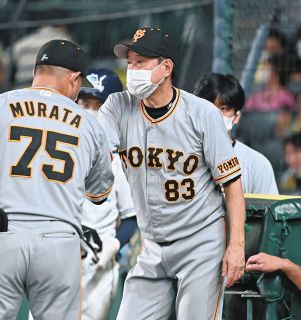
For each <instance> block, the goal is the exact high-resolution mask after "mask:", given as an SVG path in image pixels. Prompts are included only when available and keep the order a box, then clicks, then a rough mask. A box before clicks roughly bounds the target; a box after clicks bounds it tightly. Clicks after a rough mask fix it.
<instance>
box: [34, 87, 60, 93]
mask: <svg viewBox="0 0 301 320" xmlns="http://www.w3.org/2000/svg"><path fill="white" fill-rule="evenodd" d="M29 89H33V90H47V91H51V92H54V93H57V94H60V95H62V94H61V93H60V92H59V91H57V90H55V89H52V88H48V87H43V86H41V87H40V86H38V87H30V88H29Z"/></svg>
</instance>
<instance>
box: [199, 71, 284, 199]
mask: <svg viewBox="0 0 301 320" xmlns="http://www.w3.org/2000/svg"><path fill="white" fill-rule="evenodd" d="M193 93H194V94H195V95H196V96H198V97H200V98H204V99H206V100H208V101H210V102H212V103H214V105H215V106H216V107H217V108H218V109H219V110H220V111H221V112H222V114H223V120H224V124H225V126H226V129H227V131H228V133H229V136H230V138H231V129H232V127H233V125H235V124H237V123H238V122H239V119H240V117H241V110H242V108H243V106H244V103H245V93H244V90H243V88H242V87H241V85H240V83H239V81H238V80H237V79H236V78H235V77H234V76H232V75H230V74H228V75H223V74H220V73H208V74H206V75H204V76H202V77H201V78H200V79H199V80H198V81H197V82H196V84H195V88H194V92H193ZM231 140H232V145H233V148H234V151H235V153H236V154H237V156H238V159H239V161H240V164H241V170H242V187H243V191H244V193H263V194H278V188H277V185H276V180H275V176H274V171H273V168H272V165H271V163H270V162H269V160H268V159H267V158H266V157H265V156H263V155H262V154H261V153H259V152H257V151H256V150H254V149H252V148H250V147H248V146H247V145H245V144H243V143H242V142H240V141H238V140H235V139H233V138H231Z"/></svg>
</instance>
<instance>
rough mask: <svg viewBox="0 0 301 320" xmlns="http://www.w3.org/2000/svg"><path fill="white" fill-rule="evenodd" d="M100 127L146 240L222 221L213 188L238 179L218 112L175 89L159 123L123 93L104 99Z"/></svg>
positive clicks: (160, 239) (174, 237) (164, 238)
mask: <svg viewBox="0 0 301 320" xmlns="http://www.w3.org/2000/svg"><path fill="white" fill-rule="evenodd" d="M100 121H101V124H102V125H103V126H104V128H105V131H106V133H107V135H108V137H109V139H110V140H111V144H112V147H113V148H115V149H119V151H120V155H121V158H122V159H123V161H124V166H125V168H126V174H127V178H128V181H129V184H130V187H131V192H132V197H133V201H134V205H135V209H136V212H137V220H138V225H139V227H140V229H141V231H142V233H143V235H144V237H145V238H147V239H150V240H152V241H155V242H164V241H174V240H177V239H180V238H183V237H186V236H189V235H191V234H192V233H194V232H196V231H198V230H200V229H201V228H203V227H204V226H206V225H208V224H210V223H212V222H213V221H215V220H216V219H218V218H219V217H221V216H222V215H224V208H223V196H222V194H221V193H220V192H219V191H218V188H217V184H221V183H224V182H226V181H229V180H230V179H233V178H234V177H236V176H238V175H240V166H239V162H238V160H237V158H236V156H235V154H234V151H233V148H232V146H231V143H230V141H229V137H228V134H227V131H226V129H225V126H224V123H223V120H222V115H221V113H220V111H219V110H218V109H217V108H216V107H215V106H214V105H213V104H211V103H210V102H208V101H206V100H204V99H200V98H198V97H196V96H194V95H192V94H189V93H187V92H185V91H180V90H178V89H177V96H176V100H175V102H174V103H173V105H172V106H171V107H170V109H169V111H168V112H167V113H166V114H165V115H164V116H162V117H161V118H159V119H152V118H151V117H150V116H149V115H148V114H147V113H146V111H145V108H144V105H143V104H142V102H141V101H140V100H139V99H137V98H135V97H134V96H132V95H131V94H130V93H129V92H128V91H124V92H121V93H115V94H112V95H111V96H109V98H108V99H107V101H106V102H105V104H104V105H103V106H102V108H101V110H100Z"/></svg>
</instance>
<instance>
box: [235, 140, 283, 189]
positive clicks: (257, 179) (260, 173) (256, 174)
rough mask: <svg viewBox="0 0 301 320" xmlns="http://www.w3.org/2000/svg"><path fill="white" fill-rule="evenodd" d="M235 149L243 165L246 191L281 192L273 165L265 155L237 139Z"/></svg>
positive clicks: (243, 185) (243, 179)
mask: <svg viewBox="0 0 301 320" xmlns="http://www.w3.org/2000/svg"><path fill="white" fill-rule="evenodd" d="M234 151H235V153H236V155H237V157H238V159H239V162H240V165H241V171H242V178H241V180H242V181H241V182H242V187H243V191H244V193H259V194H260V193H262V194H279V192H278V188H277V184H276V180H275V176H274V171H273V167H272V165H271V163H270V162H269V160H268V159H267V158H266V157H265V156H264V155H262V154H261V153H259V152H257V151H256V150H254V149H251V148H249V147H248V146H246V145H245V144H243V143H241V142H240V141H237V140H236V143H235V145H234Z"/></svg>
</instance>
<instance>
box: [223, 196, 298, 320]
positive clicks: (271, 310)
mask: <svg viewBox="0 0 301 320" xmlns="http://www.w3.org/2000/svg"><path fill="white" fill-rule="evenodd" d="M245 199H246V224H245V232H246V259H248V258H249V257H250V256H252V255H254V254H257V253H259V252H265V253H268V254H271V255H275V256H278V257H281V258H287V259H290V260H291V261H293V262H294V263H296V264H299V265H301V197H296V196H294V197H291V196H269V195H254V194H246V195H245ZM229 296H230V297H229ZM229 301H230V303H229ZM227 302H228V303H227ZM227 304H228V305H227ZM231 304H232V306H231ZM229 305H230V308H229ZM243 308H245V310H244V309H243ZM254 311H255V312H254ZM224 319H226V320H236V319H239V320H245V319H246V320H289V319H294V320H301V294H300V290H298V289H297V288H296V287H295V286H294V285H293V284H292V283H291V282H290V281H289V280H288V279H287V278H286V276H285V275H284V274H281V273H278V272H274V273H254V272H252V273H251V272H250V273H248V272H246V273H245V274H244V276H243V277H242V279H241V280H240V281H239V282H238V283H236V284H235V285H234V286H233V287H231V288H229V289H227V290H226V291H225V309H224Z"/></svg>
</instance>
